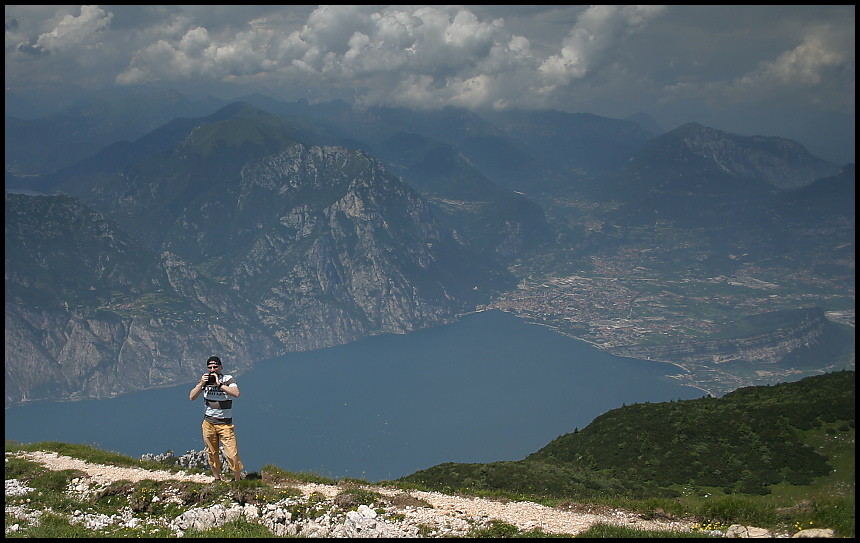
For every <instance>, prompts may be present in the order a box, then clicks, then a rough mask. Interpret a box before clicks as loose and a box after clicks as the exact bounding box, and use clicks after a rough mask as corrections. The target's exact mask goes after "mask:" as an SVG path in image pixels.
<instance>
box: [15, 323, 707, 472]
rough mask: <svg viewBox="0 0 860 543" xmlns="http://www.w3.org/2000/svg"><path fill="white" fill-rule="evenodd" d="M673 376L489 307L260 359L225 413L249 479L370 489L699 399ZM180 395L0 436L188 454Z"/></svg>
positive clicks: (26, 418)
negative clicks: (305, 478) (361, 484)
mask: <svg viewBox="0 0 860 543" xmlns="http://www.w3.org/2000/svg"><path fill="white" fill-rule="evenodd" d="M215 354H218V353H215ZM222 358H224V371H225V372H226V373H229V372H230V366H231V364H230V360H229V359H226V358H225V357H222ZM200 365H201V373H202V372H203V371H205V370H204V368H203V366H204V361H203V360H201V361H200ZM678 371H681V370H680V369H679V368H676V367H675V366H672V365H670V364H660V363H654V362H648V361H643V360H634V359H628V358H621V357H616V356H612V355H610V354H607V353H604V352H602V351H599V350H597V349H595V348H594V347H592V346H591V345H589V344H587V343H585V342H582V341H578V340H574V339H571V338H568V337H565V336H562V335H560V334H557V333H555V332H553V331H552V330H550V329H548V328H546V327H542V326H536V325H532V324H528V323H526V322H525V321H523V320H520V319H518V318H516V317H514V316H512V315H509V314H506V313H502V312H499V311H488V312H481V313H476V314H472V315H468V316H466V317H464V318H463V319H461V320H460V321H458V322H457V323H454V324H450V325H446V326H440V327H436V328H430V329H426V330H420V331H417V332H413V333H410V334H406V335H382V336H373V337H369V338H366V339H363V340H361V341H358V342H355V343H351V344H349V345H342V346H338V347H332V348H329V349H322V350H317V351H311V352H305V353H294V354H289V355H285V356H282V357H279V358H276V359H272V360H267V361H263V362H261V363H259V364H258V365H256V366H255V368H254V369H253V370H252V371H250V372H248V373H245V374H242V375H239V376H237V382H238V384H239V387H240V390H241V393H242V395H241V397H240V398H239V399H237V400H235V401H234V404H233V412H234V421H235V423H236V432H237V437H238V442H239V452H240V455H241V456H242V460H243V462H244V463H245V468H246V470H247V471H249V472H253V471H259V470H260V468H261V467H263V466H264V465H267V464H273V465H276V466H278V467H280V468H282V469H285V470H289V471H313V472H316V473H318V474H321V475H325V476H329V477H338V478H339V477H357V478H363V479H367V480H369V481H379V480H383V479H395V478H398V477H402V476H405V475H409V474H411V473H414V472H415V471H418V470H420V469H424V468H428V467H430V466H433V465H436V464H440V463H443V462H493V461H497V460H519V459H522V458H523V457H525V456H526V455H528V454H530V453H532V452H535V451H537V450H538V449H540V448H541V447H543V446H544V445H546V444H547V443H549V442H550V441H551V440H553V439H555V438H556V437H558V436H560V435H562V434H566V433H569V432H572V431H573V430H574V428H584V427H585V426H587V425H588V424H589V423H590V422H591V421H592V420H593V419H594V417H596V416H598V415H601V414H603V413H605V412H606V411H609V410H611V409H614V408H617V407H621V406H622V404H627V405H629V404H632V403H642V402H663V401H669V400H677V399H691V398H699V397H701V396H702V395H703V392H702V391H701V390H697V389H694V388H692V387H687V386H681V385H679V384H678V383H677V382H676V381H675V380H673V379H671V378H670V377H669V376H670V375H673V374H675V373H677V372H678ZM192 386H193V383H192V382H189V383H187V384H185V385H181V386H176V387H170V388H164V389H158V390H150V391H144V392H136V393H132V394H127V395H123V396H120V397H118V398H112V399H107V400H85V401H77V402H61V403H37V404H32V405H25V406H20V407H15V408H11V409H7V410H6V439H12V440H15V441H17V442H20V443H32V442H37V441H62V442H69V443H85V444H91V445H97V446H98V447H100V448H103V449H106V450H111V451H116V452H120V453H122V454H125V455H128V456H133V457H139V456H140V455H141V454H143V453H147V452H152V453H160V452H164V451H166V450H173V451H174V452H175V453H176V454H177V455H178V454H182V453H184V452H186V451H189V450H200V449H202V448H203V444H202V439H201V437H200V421H201V420H202V413H203V404H202V400H201V399H198V400H196V401H194V402H190V401H189V400H188V391H189V390H190V389H191V387H192Z"/></svg>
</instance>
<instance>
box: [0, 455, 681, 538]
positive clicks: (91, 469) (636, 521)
mask: <svg viewBox="0 0 860 543" xmlns="http://www.w3.org/2000/svg"><path fill="white" fill-rule="evenodd" d="M18 456H21V457H24V458H27V459H29V460H32V461H36V462H39V463H42V464H44V465H45V466H47V467H48V468H50V469H52V470H63V469H76V470H80V471H83V472H85V473H87V474H88V475H89V477H91V478H92V479H93V480H94V482H96V483H98V484H101V485H106V484H110V483H111V482H113V481H118V480H123V479H124V480H128V481H132V482H136V481H140V480H143V479H151V480H158V481H164V480H182V481H194V482H198V483H210V482H213V481H214V479H213V478H212V477H211V476H208V475H202V474H195V475H189V474H182V473H172V472H169V471H152V470H145V469H142V468H123V467H116V466H106V465H100V464H90V463H88V462H84V461H83V460H78V459H76V458H71V457H68V456H62V455H59V454H57V453H54V452H44V451H38V452H22V453H18ZM13 486H14V485H13ZM298 488H300V489H301V490H302V492H303V493H304V494H306V495H310V494H311V493H313V492H319V493H321V494H323V495H325V496H327V497H334V496H336V495H337V494H338V493H340V492H341V491H342V490H343V488H342V487H338V486H337V485H321V484H304V485H298ZM369 488H370V490H373V491H375V492H379V493H380V494H383V495H386V496H389V497H393V496H395V495H397V494H402V493H403V492H404V491H402V490H399V489H386V488H380V487H376V486H372V487H369ZM8 490H9V482H8V481H7V491H8ZM15 491H17V489H16V490H13V492H15ZM408 494H409V495H411V496H413V497H414V498H418V499H420V500H424V501H425V502H427V503H429V504H430V505H431V506H432V508H428V507H406V508H404V509H403V511H404V512H405V514H407V515H409V516H411V517H418V518H420V519H424V520H432V521H433V522H434V523H435V524H444V523H451V524H459V523H462V522H464V521H465V519H477V518H485V519H496V520H501V521H504V522H506V523H508V524H512V525H514V526H517V527H518V528H520V529H521V530H533V529H536V528H540V529H541V530H543V531H544V532H547V533H560V534H574V535H575V534H578V533H581V532H583V531H585V530H588V529H589V528H590V527H591V526H593V525H595V524H598V523H605V524H614V525H620V526H627V527H630V528H636V529H643V530H663V531H681V532H689V531H690V529H691V527H692V523H691V522H689V521H677V520H662V519H660V520H645V519H643V518H641V517H639V516H638V515H637V514H635V513H630V512H627V511H621V510H601V511H600V512H584V511H575V510H562V509H559V508H553V507H547V506H544V505H539V504H536V503H533V502H526V501H522V502H521V501H501V500H490V499H484V498H470V497H462V496H450V495H447V494H441V493H438V492H421V491H414V490H412V491H409V492H408Z"/></svg>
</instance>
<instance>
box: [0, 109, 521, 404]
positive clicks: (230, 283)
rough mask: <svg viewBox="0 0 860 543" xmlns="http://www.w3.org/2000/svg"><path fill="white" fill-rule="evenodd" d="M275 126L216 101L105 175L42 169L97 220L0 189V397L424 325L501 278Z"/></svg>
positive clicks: (332, 159)
mask: <svg viewBox="0 0 860 543" xmlns="http://www.w3.org/2000/svg"><path fill="white" fill-rule="evenodd" d="M174 124H175V123H174ZM289 130H291V128H290V127H289V126H288V124H287V123H285V122H283V121H282V120H279V119H273V118H270V117H267V116H266V115H265V114H262V113H261V112H259V111H255V110H252V109H248V108H246V107H234V108H230V109H229V110H228V111H224V112H221V113H220V114H218V115H215V116H213V117H212V118H211V119H209V120H208V121H204V122H202V123H199V124H196V125H194V124H193V123H190V122H183V123H179V124H175V125H171V126H170V127H169V131H168V132H169V134H168V135H169V136H170V138H168V139H169V140H172V141H174V142H178V143H175V144H173V145H174V146H173V147H170V145H171V144H170V143H169V142H168V143H164V144H163V145H160V146H157V148H155V149H154V150H153V151H152V152H150V151H149V149H150V146H149V144H148V143H145V142H144V143H142V144H138V143H137V142H136V143H133V144H130V146H131V147H130V148H129V149H127V151H128V152H127V153H126V154H125V155H124V157H126V158H124V159H123V160H121V161H120V163H121V168H120V169H118V170H117V169H116V167H115V166H114V164H115V163H114V162H113V161H112V160H111V157H110V156H107V155H104V156H100V157H94V158H93V159H92V160H91V161H88V162H87V163H86V164H80V165H78V166H76V167H74V168H71V169H70V170H69V171H70V172H71V173H72V175H70V176H69V177H67V178H65V179H63V178H62V176H59V174H58V177H57V179H55V181H57V182H58V183H59V185H60V186H61V187H62V189H63V190H65V191H68V192H70V193H72V194H75V195H77V196H78V197H80V198H82V199H84V201H85V202H86V203H87V204H88V205H90V206H92V207H93V208H95V209H97V210H98V211H93V210H92V209H89V208H88V207H86V206H84V205H82V204H81V202H80V201H79V200H77V199H76V198H71V197H68V196H46V197H28V196H23V195H14V196H13V197H12V198H11V199H10V197H8V196H7V208H9V206H10V201H11V202H13V205H12V208H13V209H15V210H18V208H19V207H20V212H17V213H8V212H7V221H6V232H7V247H10V246H11V247H14V248H15V252H16V253H17V254H18V255H19V257H20V258H18V259H15V260H14V261H13V265H11V266H10V265H9V258H8V255H9V253H8V252H7V270H6V272H7V282H6V286H7V302H8V301H9V300H10V296H9V295H8V294H9V293H10V292H12V293H13V294H14V297H13V298H14V300H13V301H14V302H15V303H14V304H12V305H9V304H7V308H6V321H7V322H6V330H7V333H6V355H7V360H10V359H11V360H13V362H12V363H11V364H10V363H8V362H7V370H6V371H7V385H6V402H7V405H10V404H14V403H18V402H22V401H28V400H39V399H47V400H50V399H73V398H86V397H105V396H112V395H115V394H118V393H122V392H127V391H130V390H139V389H145V388H151V387H156V386H167V385H170V384H175V383H178V382H183V381H188V380H189V379H193V378H194V377H195V376H196V373H197V372H198V371H200V365H201V363H200V361H202V360H205V358H206V357H207V356H209V355H210V354H213V353H216V354H218V355H219V356H221V357H222V358H224V359H225V362H227V361H229V362H227V365H228V367H230V368H231V370H232V371H241V370H243V369H247V368H248V367H250V364H252V363H253V362H255V361H258V360H261V359H265V358H271V357H273V356H277V355H279V354H283V353H284V352H289V351H303V350H309V349H316V348H322V347H329V346H334V345H340V344H343V343H346V342H349V341H353V340H356V339H359V338H361V337H364V336H366V335H368V334H372V333H380V332H383V333H385V332H394V333H402V332H406V331H409V330H413V329H416V328H421V327H425V326H429V325H433V324H440V323H444V322H448V321H449V320H451V319H452V318H454V317H455V316H456V315H457V314H458V313H460V312H462V311H464V310H468V309H471V307H474V305H475V304H476V303H477V302H478V301H479V300H483V299H485V298H486V297H487V296H488V295H489V293H490V292H491V291H492V290H493V289H498V288H502V287H505V286H509V285H510V284H512V281H511V279H510V277H509V275H508V274H507V272H505V271H504V270H503V269H502V268H501V267H499V266H498V264H494V263H489V262H484V261H483V260H482V259H480V258H479V257H478V256H477V255H476V254H475V253H476V252H475V251H474V250H473V248H472V247H471V246H470V244H469V242H468V241H466V240H465V239H462V238H455V236H454V235H453V234H452V232H451V231H449V230H448V229H446V228H445V227H443V226H442V225H441V223H439V222H438V221H437V220H436V219H435V217H434V216H433V213H432V210H431V208H430V206H429V204H428V203H427V202H426V201H425V200H423V199H422V198H421V197H420V196H419V195H418V193H416V192H415V191H414V190H413V189H412V188H410V187H409V186H408V185H406V184H405V183H404V182H403V181H402V180H400V179H399V178H397V177H396V176H393V175H391V174H390V173H388V172H387V171H386V169H385V167H384V166H383V165H382V163H381V162H379V161H377V160H375V159H374V158H372V157H370V156H369V155H367V154H366V153H364V152H361V151H355V150H349V149H346V148H342V147H321V146H316V145H306V144H302V143H298V142H296V141H295V140H294V139H291V137H290V134H292V133H291V132H289ZM288 132H289V133H288ZM183 134H185V135H184V136H183ZM147 141H148V140H147ZM165 141H167V140H165ZM273 150H275V151H274V152H273ZM82 217H83V218H84V219H82ZM70 224H75V225H79V226H78V227H77V228H71V229H70V228H67V227H66V225H70ZM124 231H127V232H131V233H132V234H133V235H127V234H125V233H124ZM58 240H59V241H58ZM57 248H61V249H62V250H61V251H55V250H54V249H57ZM64 262H70V263H73V264H74V265H75V267H74V270H75V272H74V273H72V274H67V275H68V276H65V275H64V270H68V269H69V268H68V267H67V266H65V265H64ZM113 270H117V271H113ZM10 278H12V279H13V280H12V281H10ZM69 281H71V282H69ZM67 283H68V284H67ZM64 285H65V287H64ZM10 289H12V290H10ZM80 293H84V294H86V296H81V295H80ZM37 300H38V301H37ZM142 368H149V370H148V371H147V372H146V373H145V374H144V373H141V372H142V371H143V369H142Z"/></svg>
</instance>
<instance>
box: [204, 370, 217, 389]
mask: <svg viewBox="0 0 860 543" xmlns="http://www.w3.org/2000/svg"><path fill="white" fill-rule="evenodd" d="M206 386H208V387H211V386H215V374H214V373H212V372H209V377H207V378H206Z"/></svg>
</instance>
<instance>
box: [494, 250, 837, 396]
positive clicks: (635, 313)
mask: <svg viewBox="0 0 860 543" xmlns="http://www.w3.org/2000/svg"><path fill="white" fill-rule="evenodd" d="M652 253H653V251H652V250H650V249H646V250H634V249H629V250H625V251H620V252H619V254H618V255H616V256H612V257H595V258H593V259H592V266H591V267H590V269H588V271H580V272H579V273H575V274H558V275H553V274H545V275H541V274H539V273H537V272H532V271H531V270H528V269H527V266H526V265H525V264H521V265H520V266H519V267H514V269H515V270H516V271H517V272H518V274H519V275H520V276H521V277H524V278H523V279H522V280H521V281H520V283H519V285H518V288H517V289H516V290H512V291H508V292H505V293H502V294H501V295H500V296H498V297H497V298H496V299H494V300H493V301H492V302H490V303H488V304H486V305H485V306H482V307H481V309H499V310H502V311H506V312H509V313H512V314H515V315H517V316H519V317H521V318H524V319H527V320H528V321H531V322H533V323H537V324H542V325H546V326H549V327H551V328H553V329H555V330H556V331H558V332H559V333H562V334H565V335H567V336H570V337H574V338H577V339H580V340H583V341H586V342H588V343H590V344H592V345H594V346H595V347H597V348H599V349H602V350H606V351H608V352H611V353H613V354H617V355H620V356H624V355H625V354H627V355H630V356H635V357H636V358H644V359H653V360H657V361H661V362H669V363H672V364H675V365H677V366H679V367H682V368H683V369H684V370H686V371H687V372H688V373H687V374H685V375H679V376H678V379H679V381H680V382H681V383H682V384H685V385H691V386H695V387H698V388H701V389H702V390H705V391H707V392H709V393H711V394H714V395H721V394H724V393H726V392H729V391H731V390H734V389H737V388H739V387H743V386H752V385H762V384H771V383H775V382H779V381H783V380H794V379H797V378H799V377H802V376H805V375H809V374H810V373H820V372H821V371H825V370H822V369H820V368H819V369H817V370H815V371H813V372H810V371H809V369H808V368H796V367H787V366H785V365H782V364H774V363H773V361H764V362H762V361H759V363H757V364H755V363H754V364H746V365H744V366H740V365H738V364H721V363H709V361H708V360H707V359H708V358H710V359H711V360H713V358H714V357H705V358H706V360H705V361H704V362H699V361H695V360H683V359H682V357H679V356H678V355H677V354H675V355H674V356H672V355H670V354H666V355H665V356H659V354H658V355H657V356H653V354H652V355H650V356H649V353H648V351H647V350H644V349H642V348H645V349H647V348H649V347H656V349H653V351H654V352H655V353H659V352H661V349H660V347H664V349H662V351H663V352H665V351H666V350H667V349H665V348H671V347H672V346H678V345H693V344H700V343H703V342H707V341H709V340H715V339H718V338H721V337H723V336H725V335H726V333H728V334H729V335H731V332H730V331H729V332H724V331H725V330H726V328H727V327H728V325H729V324H730V323H732V322H733V321H735V320H737V319H738V318H739V317H740V316H742V315H756V314H762V313H769V312H778V311H786V310H794V309H796V308H802V307H821V308H823V309H824V310H825V314H826V317H827V319H828V320H830V321H832V322H834V323H839V324H841V325H845V326H848V327H850V328H851V329H852V330H853V328H854V292H853V288H847V287H846V286H845V285H842V284H840V282H839V281H836V280H833V279H831V278H825V277H820V276H815V275H812V274H800V273H797V272H796V271H794V270H781V269H765V268H762V267H758V266H746V267H741V268H740V269H739V270H738V272H737V273H735V274H733V275H731V276H724V275H716V276H713V277H704V278H696V277H676V278H667V277H665V276H664V275H663V274H662V273H659V272H657V271H656V270H654V269H653V268H652V267H649V262H648V260H649V259H651V258H653V254H652ZM850 362H851V364H853V356H852V357H851V360H850Z"/></svg>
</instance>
